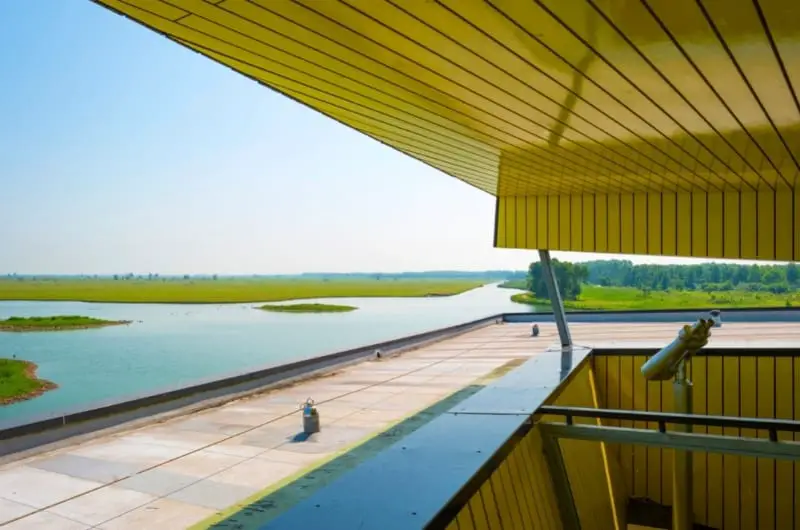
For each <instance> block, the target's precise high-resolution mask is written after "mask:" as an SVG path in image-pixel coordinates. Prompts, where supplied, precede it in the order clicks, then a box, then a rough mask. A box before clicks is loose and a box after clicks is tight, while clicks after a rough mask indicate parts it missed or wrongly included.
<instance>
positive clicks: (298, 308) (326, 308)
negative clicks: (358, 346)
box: [259, 304, 358, 313]
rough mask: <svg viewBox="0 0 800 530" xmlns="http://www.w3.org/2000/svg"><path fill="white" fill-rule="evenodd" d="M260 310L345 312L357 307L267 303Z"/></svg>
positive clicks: (279, 311)
mask: <svg viewBox="0 0 800 530" xmlns="http://www.w3.org/2000/svg"><path fill="white" fill-rule="evenodd" d="M259 309H261V310H262V311H273V312H276V313H347V312H349V311H355V310H356V309H358V308H357V307H353V306H350V305H333V304H289V305H273V304H267V305H262V306H261V307H259Z"/></svg>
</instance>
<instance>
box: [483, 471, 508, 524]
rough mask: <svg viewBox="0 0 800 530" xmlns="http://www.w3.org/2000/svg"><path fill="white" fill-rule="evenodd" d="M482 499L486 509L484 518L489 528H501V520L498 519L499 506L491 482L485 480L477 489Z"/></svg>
mask: <svg viewBox="0 0 800 530" xmlns="http://www.w3.org/2000/svg"><path fill="white" fill-rule="evenodd" d="M478 493H479V494H480V496H481V500H482V501H483V506H484V508H485V510H486V520H487V521H488V524H489V528H502V526H501V525H502V524H503V521H502V520H501V519H500V508H499V506H498V505H497V500H496V497H495V494H494V488H493V487H492V482H491V481H490V480H487V481H486V482H484V483H483V485H482V486H481V489H480V490H478Z"/></svg>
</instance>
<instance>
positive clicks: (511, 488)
mask: <svg viewBox="0 0 800 530" xmlns="http://www.w3.org/2000/svg"><path fill="white" fill-rule="evenodd" d="M508 468H509V459H508V458H506V459H505V460H504V461H503V463H502V464H500V467H498V468H497V471H495V472H494V475H496V476H497V479H498V481H499V482H500V484H502V488H503V496H504V497H505V500H506V509H507V510H508V512H507V513H508V516H509V518H510V520H511V528H524V526H523V525H522V510H521V507H520V505H519V501H518V500H517V493H516V488H515V486H516V485H515V484H514V482H513V481H512V480H511V474H510V473H509V469H508ZM504 519H505V517H504Z"/></svg>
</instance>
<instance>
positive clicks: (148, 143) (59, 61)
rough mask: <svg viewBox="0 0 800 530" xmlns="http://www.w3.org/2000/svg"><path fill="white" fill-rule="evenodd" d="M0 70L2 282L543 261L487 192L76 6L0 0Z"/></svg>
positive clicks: (520, 265)
mask: <svg viewBox="0 0 800 530" xmlns="http://www.w3.org/2000/svg"><path fill="white" fill-rule="evenodd" d="M0 70H2V72H3V73H4V82H3V83H0V116H3V119H2V120H0V186H1V187H0V189H1V190H2V193H1V194H0V227H2V228H0V274H8V273H15V272H16V273H31V274H56V273H58V274H110V273H124V272H133V273H136V274H141V273H148V272H157V273H162V274H196V273H218V274H255V273H259V274H279V273H284V274H293V273H299V272H305V271H326V272H359V271H385V272H396V271H411V270H443V269H446V270H485V269H524V268H526V267H527V266H528V264H529V263H530V262H531V261H535V260H536V258H537V254H536V252H535V251H519V250H502V249H494V248H493V247H492V243H493V241H492V239H493V237H492V231H493V220H494V198H493V197H491V196H489V195H487V194H485V193H483V192H480V191H478V190H476V189H474V188H472V187H470V186H468V185H466V184H465V183H463V182H460V181H458V180H456V179H453V178H451V177H449V176H447V175H445V174H443V173H440V172H438V171H436V170H434V169H432V168H430V167H428V166H426V165H424V164H422V163H420V162H417V161H415V160H413V159H411V158H409V157H407V156H405V155H403V154H401V153H399V152H397V151H394V150H392V149H391V148H389V147H386V146H384V145H381V144H379V143H378V142H376V141H373V140H371V139H369V138H367V137H366V136H364V135H361V134H360V133H358V132H356V131H354V130H351V129H348V128H347V127H345V126H343V125H340V124H338V123H336V122H334V121H333V120H331V119H328V118H326V117H324V116H322V115H321V114H319V113H317V112H315V111H312V110H310V109H308V108H305V107H303V106H301V105H299V104H297V103H295V102H293V101H291V100H289V99H288V98H285V97H283V96H281V95H279V94H277V93H275V92H273V91H271V90H269V89H267V88H265V87H263V86H260V85H257V84H256V83H254V82H253V81H250V80H249V79H246V78H245V77H243V76H241V75H238V74H236V73H235V72H233V71H231V70H228V69H227V68H225V67H223V66H220V65H218V64H216V63H214V62H212V61H211V60H209V59H207V58H205V57H203V56H200V55H197V54H195V53H194V52H191V51H189V50H187V49H184V48H182V47H180V46H178V45H177V44H175V43H173V42H171V41H168V40H166V39H165V38H163V37H160V36H158V35H156V34H155V33H153V32H151V31H149V30H146V29H144V28H142V27H140V26H138V25H137V24H135V23H132V22H131V21H129V20H126V19H123V18H122V17H120V16H117V15H115V14H113V13H111V12H110V11H107V10H105V9H103V8H100V7H99V6H97V5H94V4H92V3H91V2H89V1H88V0H69V1H62V2H55V1H52V2H3V3H0ZM554 255H555V257H558V258H561V259H568V260H572V261H583V260H587V259H598V258H600V257H608V258H612V257H613V258H629V257H626V256H620V255H615V256H612V255H598V254H575V253H554ZM632 259H633V260H634V261H636V262H650V263H686V262H687V261H688V260H682V259H676V258H655V257H638V258H632ZM693 261H698V260H693Z"/></svg>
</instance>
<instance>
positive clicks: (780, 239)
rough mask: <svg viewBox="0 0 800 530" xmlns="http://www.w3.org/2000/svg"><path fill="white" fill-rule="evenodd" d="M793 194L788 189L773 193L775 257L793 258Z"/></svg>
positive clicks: (780, 259)
mask: <svg viewBox="0 0 800 530" xmlns="http://www.w3.org/2000/svg"><path fill="white" fill-rule="evenodd" d="M793 208H794V195H793V194H792V193H791V192H789V191H785V190H784V191H779V192H778V193H776V194H775V259H776V260H778V261H791V260H792V259H794V254H793V252H794V248H793V247H794V232H795V230H797V227H795V226H794V211H793Z"/></svg>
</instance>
